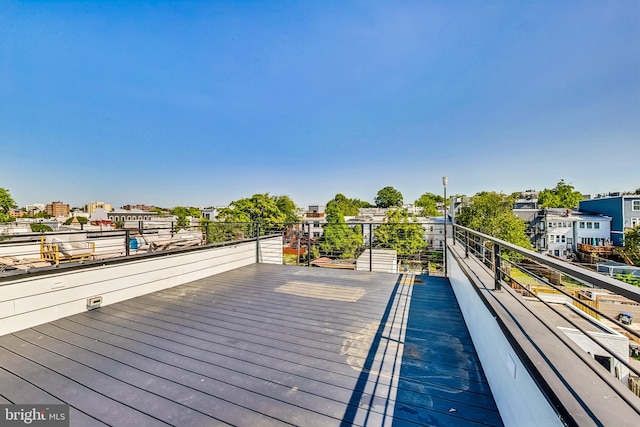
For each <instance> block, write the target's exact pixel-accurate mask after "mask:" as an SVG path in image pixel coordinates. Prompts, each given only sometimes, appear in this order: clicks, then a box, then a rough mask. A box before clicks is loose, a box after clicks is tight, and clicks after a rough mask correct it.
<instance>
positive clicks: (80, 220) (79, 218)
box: [64, 216, 89, 225]
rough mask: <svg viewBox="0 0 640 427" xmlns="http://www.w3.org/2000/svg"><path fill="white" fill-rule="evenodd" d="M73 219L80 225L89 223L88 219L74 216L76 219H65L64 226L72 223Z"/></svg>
mask: <svg viewBox="0 0 640 427" xmlns="http://www.w3.org/2000/svg"><path fill="white" fill-rule="evenodd" d="M74 218H77V219H78V222H79V223H80V224H86V223H88V222H89V219H88V218H87V217H84V216H76V217H71V218H67V220H66V221H65V222H64V225H70V224H71V223H72V222H73V219H74Z"/></svg>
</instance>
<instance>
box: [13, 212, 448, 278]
mask: <svg viewBox="0 0 640 427" xmlns="http://www.w3.org/2000/svg"><path fill="white" fill-rule="evenodd" d="M129 225H130V227H129V228H126V229H116V230H102V229H100V228H97V229H96V228H91V227H84V228H83V229H77V230H66V231H57V232H48V233H24V234H14V235H4V236H0V271H5V272H6V271H14V272H24V271H28V270H31V269H37V268H42V267H46V266H50V265H60V264H66V263H74V262H86V261H88V260H106V259H111V258H121V257H128V256H132V255H136V256H143V255H144V254H149V253H155V252H166V251H171V250H179V249H184V248H191V247H196V246H205V247H206V246H210V245H214V244H221V243H229V242H235V241H242V240H247V239H258V238H260V237H261V236H267V235H269V236H273V235H281V236H282V239H283V256H284V262H285V264H295V265H307V266H324V267H333V268H352V269H355V268H356V266H357V264H358V260H360V261H361V262H360V266H359V269H366V270H369V271H372V270H375V269H377V268H378V267H380V266H379V264H380V262H381V261H380V259H381V257H384V254H383V252H384V251H381V250H390V251H394V252H393V253H394V254H395V255H394V256H395V258H393V259H394V262H395V269H396V270H395V271H398V270H399V269H403V270H405V269H406V270H410V271H412V272H416V273H419V274H434V275H442V274H443V273H442V272H443V256H442V251H443V248H444V230H443V225H442V222H415V223H414V222H412V223H400V224H398V223H382V222H379V223H372V222H348V223H338V224H335V223H326V222H315V221H308V222H304V223H289V224H282V223H277V224H274V223H267V222H251V223H237V222H216V221H206V220H204V221H200V222H199V223H197V224H191V225H183V226H180V227H179V226H178V224H176V223H170V224H168V225H167V226H164V227H159V226H158V225H157V224H147V223H145V222H144V221H139V222H131V224H129ZM68 241H73V242H72V243H75V244H76V245H79V243H88V244H90V245H92V248H91V249H90V250H89V248H87V250H88V251H87V253H86V254H85V253H83V252H82V251H80V253H79V255H78V256H64V254H63V253H62V252H64V251H63V250H62V249H63V245H64V244H63V243H62V242H68ZM45 243H46V244H50V245H53V244H54V243H56V244H58V246H59V249H60V254H59V256H58V257H57V258H56V257H53V256H50V255H49V254H47V251H48V250H51V248H52V246H47V247H44V246H43V244H45ZM76 252H77V251H76ZM84 255H86V256H84ZM387 255H388V254H387ZM364 258H366V260H364V261H363V259H364ZM363 262H364V265H363ZM384 262H388V260H387V261H384ZM367 263H368V268H367V265H366V264H367Z"/></svg>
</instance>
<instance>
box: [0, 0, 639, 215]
mask: <svg viewBox="0 0 640 427" xmlns="http://www.w3.org/2000/svg"><path fill="white" fill-rule="evenodd" d="M639 159H640V2H638V1H635V0H633V1H631V0H630V1H615V0H614V1H606V2H603V1H583V0H581V1H577V0H576V1H557V0H555V1H542V0H539V1H517V2H514V1H512V0H505V1H426V0H418V1H393V2H391V1H370V0H365V1H346V0H343V1H315V2H314V1H222V0H221V1H190V2H176V1H174V2H154V1H146V2H142V1H135V2H128V1H122V2H118V1H103V2H97V1H94V2H92V1H64V2H62V1H61V2H57V1H22V2H15V1H5V0H0V187H4V188H8V189H9V190H10V192H11V194H12V195H13V197H14V199H15V200H16V202H17V203H18V204H19V205H25V204H28V203H36V202H41V203H47V202H51V201H53V200H61V201H63V202H65V203H69V204H71V205H72V206H79V205H83V204H85V203H88V202H91V201H104V202H107V203H112V204H113V205H115V206H121V205H124V204H129V203H131V204H133V203H146V204H153V205H157V206H167V207H170V206H176V205H189V206H205V205H227V204H229V203H230V202H231V201H233V200H236V199H239V198H242V197H248V196H251V195H252V194H255V193H264V192H269V193H271V194H274V195H275V194H288V195H290V196H291V197H292V198H293V199H294V201H295V202H296V203H297V204H298V205H299V206H303V207H304V206H307V205H308V204H315V203H320V204H321V203H324V202H326V201H327V200H329V199H331V198H332V197H333V196H334V195H335V194H336V193H343V194H345V195H346V196H348V197H357V198H360V199H363V200H369V201H373V199H374V197H375V195H376V192H377V191H378V190H379V189H381V188H383V187H385V186H387V185H391V186H393V187H395V188H397V189H398V190H400V191H401V192H402V193H403V195H404V199H405V202H413V201H414V200H415V199H416V198H417V197H418V196H419V195H420V194H422V193H424V192H425V191H430V192H435V193H441V192H442V183H441V177H442V176H443V175H447V176H448V177H449V186H448V192H449V194H452V193H457V194H468V195H472V194H475V193H476V192H478V191H503V192H505V193H510V192H512V191H518V190H525V189H532V188H533V189H538V190H541V189H543V188H552V187H554V186H555V184H556V183H557V181H558V180H560V179H564V180H565V181H567V182H569V183H571V184H572V185H574V186H575V187H576V189H577V190H579V191H582V192H583V193H601V192H608V191H624V190H635V189H636V188H638V187H640V164H639V162H638V160H639Z"/></svg>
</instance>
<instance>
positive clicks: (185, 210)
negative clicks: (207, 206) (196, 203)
mask: <svg viewBox="0 0 640 427" xmlns="http://www.w3.org/2000/svg"><path fill="white" fill-rule="evenodd" d="M169 214H171V215H175V216H177V217H185V218H186V217H188V216H190V217H192V218H200V216H201V215H202V214H201V212H200V209H199V208H194V207H185V206H176V207H175V208H173V209H171V210H169Z"/></svg>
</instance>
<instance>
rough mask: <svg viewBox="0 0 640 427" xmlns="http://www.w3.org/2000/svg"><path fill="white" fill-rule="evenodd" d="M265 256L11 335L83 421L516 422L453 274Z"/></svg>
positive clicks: (18, 375)
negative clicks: (306, 263)
mask: <svg viewBox="0 0 640 427" xmlns="http://www.w3.org/2000/svg"><path fill="white" fill-rule="evenodd" d="M413 279H414V278H413V277H412V276H398V275H394V274H387V273H368V272H367V273H363V272H354V271H343V270H333V269H319V268H312V269H309V268H302V267H300V268H299V267H287V266H279V265H267V264H255V265H252V266H248V267H244V268H241V269H237V270H233V271H230V272H226V273H222V274H219V275H215V276H211V277H208V278H205V279H201V280H197V281H194V282H191V283H188V284H185V285H182V286H178V287H175V288H171V289H166V290H164V291H160V292H155V293H153V294H149V295H146V296H142V297H138V298H135V299H131V300H128V301H124V302H120V303H117V304H113V305H109V306H105V307H102V308H100V309H97V310H93V311H89V312H86V313H82V314H78V315H74V316H70V317H67V318H64V319H61V320H57V321H54V322H50V323H47V324H44V325H41V326H37V327H33V328H30V329H26V330H23V331H20V332H16V333H13V334H9V335H5V336H2V337H0V403H24V404H47V403H49V404H54V403H66V404H69V405H70V407H71V415H70V419H71V425H72V426H83V425H114V426H136V427H141V426H148V425H153V426H156V425H175V426H212V425H226V424H229V425H245V426H268V425H287V424H289V425H302V426H332V425H333V426H338V425H342V426H345V425H399V426H416V425H435V426H444V425H446V426H457V425H461V426H462V425H464V426H476V425H478V426H480V425H502V422H501V420H500V416H499V414H498V411H497V409H496V405H495V402H494V400H493V397H492V395H491V391H490V389H489V386H488V384H487V381H486V378H485V377H484V374H483V372H482V369H481V367H480V363H479V361H478V358H477V355H476V352H475V350H474V348H473V345H472V343H471V339H470V337H469V332H468V331H467V329H466V326H465V324H464V321H463V320H462V315H461V314H460V310H459V308H458V305H457V302H456V300H455V297H454V295H453V292H452V291H451V288H450V286H449V283H448V281H447V280H446V279H443V278H436V277H422V276H419V277H416V278H415V281H414V280H413Z"/></svg>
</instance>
